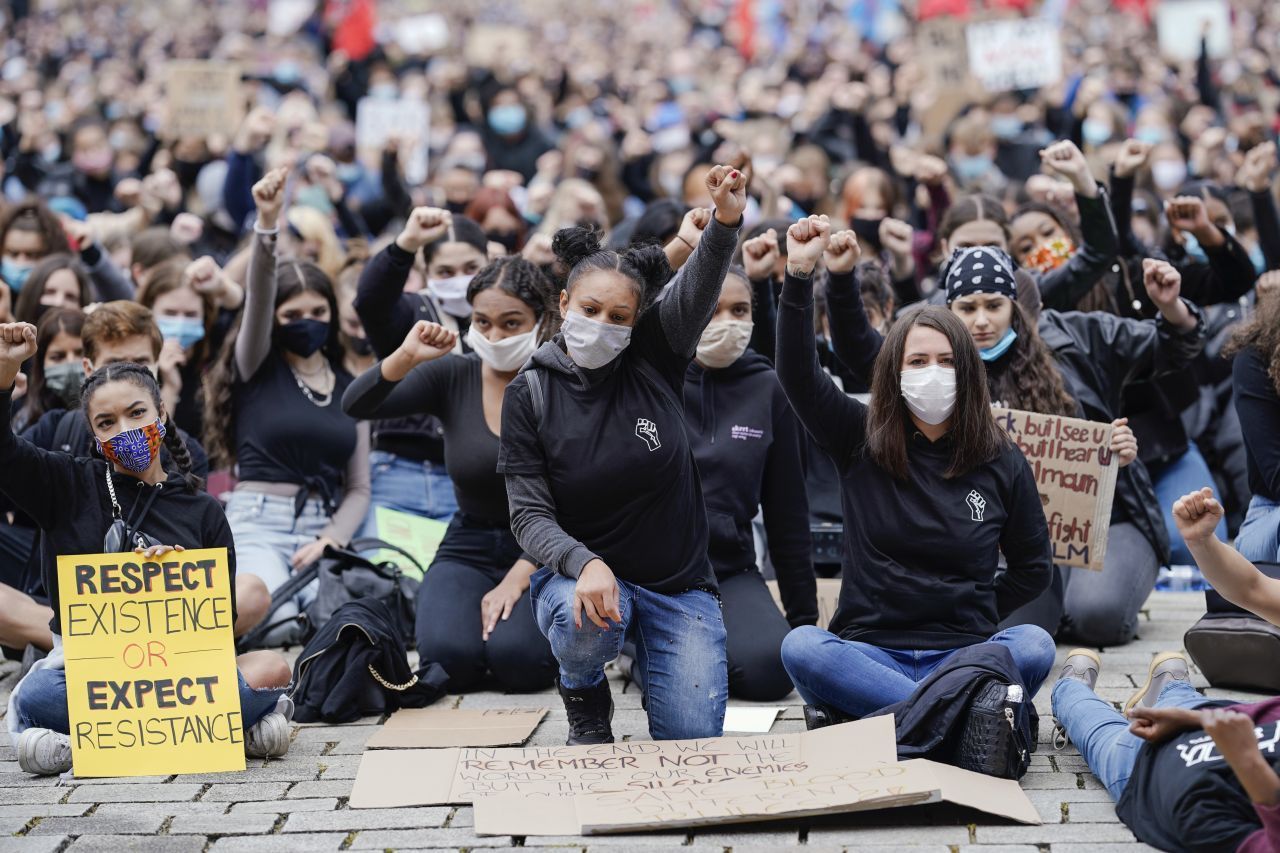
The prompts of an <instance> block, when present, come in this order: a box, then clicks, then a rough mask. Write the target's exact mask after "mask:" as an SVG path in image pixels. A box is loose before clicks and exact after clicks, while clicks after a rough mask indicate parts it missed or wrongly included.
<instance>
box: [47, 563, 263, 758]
mask: <svg viewBox="0 0 1280 853" xmlns="http://www.w3.org/2000/svg"><path fill="white" fill-rule="evenodd" d="M58 592H59V598H60V599H61V612H60V615H61V618H62V643H63V650H64V652H65V654H66V661H67V663H66V670H67V710H68V712H69V714H70V718H71V760H72V764H73V769H74V770H75V774H76V775H77V776H150V775H165V774H170V773H208V772H215V771H222V770H243V769H244V767H245V764H244V723H243V720H242V718H241V715H240V691H239V687H238V682H237V676H236V655H235V639H234V637H233V636H232V630H231V624H232V617H231V586H230V574H229V571H228V567H227V549H225V548H214V549H207V550H200V551H183V552H181V553H178V552H173V553H170V554H166V555H165V556H163V557H159V558H157V559H155V560H144V559H141V558H140V557H138V556H137V555H136V554H89V555H80V556H60V557H58Z"/></svg>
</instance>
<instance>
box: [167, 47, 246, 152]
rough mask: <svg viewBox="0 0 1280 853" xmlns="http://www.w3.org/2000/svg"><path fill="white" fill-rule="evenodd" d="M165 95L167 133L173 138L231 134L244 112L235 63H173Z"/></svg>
mask: <svg viewBox="0 0 1280 853" xmlns="http://www.w3.org/2000/svg"><path fill="white" fill-rule="evenodd" d="M165 96H166V97H165V100H166V106H167V109H168V113H167V117H166V120H165V132H166V133H168V135H169V136H171V137H181V136H212V135H215V134H222V135H227V136H229V135H230V134H232V133H234V132H235V129H236V126H237V125H238V124H239V123H240V119H241V118H242V117H243V115H244V93H243V92H242V91H241V86H240V66H239V65H237V64H236V63H234V62H224V61H216V60H207V61H201V60H184V61H181V62H170V63H169V64H168V66H167V67H166V69H165Z"/></svg>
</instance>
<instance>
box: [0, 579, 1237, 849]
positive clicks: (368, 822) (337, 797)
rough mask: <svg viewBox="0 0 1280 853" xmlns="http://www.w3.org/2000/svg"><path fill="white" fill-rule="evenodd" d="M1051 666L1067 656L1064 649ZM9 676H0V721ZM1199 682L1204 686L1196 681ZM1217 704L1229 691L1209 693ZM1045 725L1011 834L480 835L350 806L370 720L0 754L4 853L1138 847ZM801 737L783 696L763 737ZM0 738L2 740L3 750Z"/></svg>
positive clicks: (951, 826) (1113, 668) (457, 821)
mask: <svg viewBox="0 0 1280 853" xmlns="http://www.w3.org/2000/svg"><path fill="white" fill-rule="evenodd" d="M1203 601H1204V600H1203V597H1202V596H1201V595H1199V594H1192V593H1155V594H1154V595H1153V596H1152V597H1151V599H1150V600H1149V601H1148V603H1147V608H1148V609H1147V610H1146V611H1145V612H1144V614H1143V621H1142V627H1141V639H1139V640H1138V641H1136V642H1134V643H1132V644H1130V645H1128V646H1125V647H1124V648H1121V649H1116V650H1114V651H1108V652H1105V653H1104V654H1103V655H1102V659H1103V673H1102V678H1101V680H1100V682H1099V688H1098V689H1099V693H1100V694H1101V695H1102V696H1103V697H1104V698H1106V699H1109V700H1111V701H1114V702H1116V703H1117V704H1118V703H1121V702H1123V701H1124V700H1125V699H1126V698H1127V697H1128V696H1129V695H1130V694H1131V693H1132V692H1133V690H1134V689H1135V687H1136V686H1137V685H1138V684H1140V683H1141V682H1142V680H1143V679H1144V678H1145V675H1146V668H1147V664H1148V662H1149V661H1150V659H1151V656H1152V655H1153V654H1154V653H1156V652H1158V651H1163V650H1166V649H1174V648H1180V647H1181V642H1182V634H1183V632H1184V631H1185V630H1186V629H1187V628H1188V627H1189V626H1190V625H1191V624H1192V622H1194V621H1195V619H1196V618H1198V617H1199V615H1200V614H1201V613H1203V610H1204V605H1203ZM1058 651H1059V660H1061V658H1062V656H1063V655H1064V654H1065V652H1066V651H1067V649H1066V647H1060V648H1059V650H1058ZM16 678H17V670H16V667H15V666H14V665H12V664H8V665H6V666H4V667H3V668H0V712H2V711H3V708H4V705H5V703H7V697H8V693H9V690H10V689H11V688H12V686H13V683H14V681H15V680H16ZM1197 683H1198V686H1201V687H1203V686H1204V683H1203V680H1202V679H1200V678H1199V676H1198V674H1197ZM620 689H621V684H620V683H615V684H614V693H615V698H616V701H617V705H618V711H617V714H616V716H615V718H614V732H615V734H616V735H617V736H618V737H619V738H620V739H621V738H627V739H633V740H640V739H647V738H648V734H647V731H646V726H645V718H644V712H643V711H641V710H640V700H639V697H638V695H636V693H635V691H634V689H632V690H629V691H628V692H627V693H625V694H622V695H619V691H620ZM1208 693H1209V694H1210V695H1213V696H1233V695H1240V696H1242V697H1243V696H1245V695H1246V694H1229V693H1224V692H1222V691H1215V690H1210V691H1208ZM1036 704H1037V706H1038V708H1039V710H1040V714H1041V715H1042V718H1043V721H1042V724H1041V741H1042V742H1041V746H1040V751H1039V752H1038V753H1037V754H1036V755H1035V756H1034V758H1033V763H1032V767H1031V772H1030V773H1028V774H1027V776H1026V777H1025V778H1024V779H1023V780H1022V786H1023V788H1024V789H1026V791H1027V793H1028V796H1029V797H1030V798H1031V800H1032V802H1034V803H1035V804H1036V807H1037V808H1038V809H1039V811H1040V814H1041V817H1042V818H1043V820H1044V825H1042V826H1017V825H1013V824H1010V823H1008V822H1002V821H1000V820H999V819H996V818H989V817H985V816H983V815H981V814H978V813H975V812H965V811H961V810H959V809H955V808H954V807H947V806H934V807H927V808H916V809H899V810H891V811H885V812H877V813H871V814H863V815H857V816H839V815H837V816H831V817H827V818H818V819H806V820H803V821H793V822H785V823H782V822H774V823H766V824H757V825H754V826H750V827H719V828H716V829H714V830H713V829H699V830H696V831H693V832H666V833H653V834H644V835H626V836H611V837H597V838H577V837H572V838H512V837H497V838H482V837H478V836H476V835H475V834H474V833H473V831H472V827H473V821H472V811H471V809H470V807H459V808H450V807H442V808H407V809H377V810H351V809H348V808H347V796H348V794H350V792H351V783H352V779H353V778H354V777H355V773H356V766H357V765H358V763H359V761H360V753H361V752H362V750H363V749H364V742H365V740H366V739H367V738H368V737H369V736H370V734H371V733H372V732H373V731H374V730H375V729H376V728H377V723H378V721H377V720H375V719H369V720H364V721H361V722H360V723H356V724H352V725H347V726H299V727H298V728H297V729H296V731H295V733H294V739H293V745H292V748H291V749H290V750H289V754H288V755H287V756H285V757H284V758H282V759H279V760H273V761H257V760H251V761H250V762H249V769H248V770H247V771H246V772H244V773H242V774H237V773H227V774H208V775H200V776H167V777H149V778H135V779H125V780H120V779H109V780H93V779H86V780H73V781H72V782H71V783H70V784H66V785H58V784H57V780H56V779H40V778H33V777H30V776H27V775H26V774H24V773H22V772H21V771H20V770H19V769H18V764H17V761H16V760H15V756H14V752H13V749H12V747H10V746H8V745H3V746H0V853H8V851H31V853H36V851H41V853H45V851H47V853H62V851H67V853H90V851H111V853H119V851H134V850H138V851H163V852H164V853H187V851H191V853H198V852H199V851H209V853H259V851H261V853H266V851H285V850H287V851H292V850H307V851H312V850H315V851H320V850H423V849H436V850H459V849H472V848H492V847H511V846H521V845H523V846H524V847H556V848H560V849H564V850H579V851H582V850H587V849H590V850H615V851H616V850H619V849H628V848H637V849H643V850H645V851H658V850H662V849H667V848H680V849H685V848H697V849H700V850H713V849H714V850H721V851H729V850H732V851H733V853H741V852H742V851H764V850H777V849H783V848H789V847H798V848H800V849H804V850H813V851H840V850H849V851H854V850H858V851H861V850H870V851H873V853H890V851H928V852H929V853H947V851H950V853H958V852H959V851H978V850H980V851H991V853H1037V851H1038V853H1071V851H1079V853H1110V851H1113V850H1115V851H1118V850H1124V851H1133V850H1140V849H1149V848H1145V846H1144V845H1141V844H1138V843H1137V842H1136V841H1135V840H1134V838H1133V835H1132V834H1131V833H1130V832H1129V830H1128V829H1126V828H1125V827H1124V826H1123V825H1122V824H1121V823H1120V822H1119V821H1118V820H1117V818H1116V815H1115V809H1114V808H1113V807H1112V804H1111V802H1110V801H1109V798H1108V796H1107V793H1106V791H1104V790H1103V789H1102V786H1101V785H1099V784H1098V781H1097V780H1096V779H1095V778H1094V777H1093V775H1092V774H1091V773H1089V771H1088V769H1087V768H1086V766H1085V764H1084V761H1083V759H1082V758H1081V757H1080V754H1079V753H1078V752H1077V751H1076V750H1075V749H1074V748H1072V747H1068V748H1066V749H1064V750H1062V751H1060V752H1055V751H1054V750H1053V748H1052V747H1051V746H1050V745H1049V743H1048V739H1049V735H1050V730H1051V728H1052V726H1051V723H1049V722H1048V717H1049V690H1048V688H1047V686H1046V688H1045V689H1043V690H1041V692H1040V695H1039V696H1037V702H1036ZM540 705H545V706H546V707H549V708H551V709H552V710H551V712H550V713H549V714H548V716H547V718H546V719H545V720H544V721H543V722H542V724H541V725H540V726H539V728H538V730H537V731H536V732H535V733H534V736H533V738H532V740H531V743H532V744H534V745H555V744H562V743H564V738H565V731H566V729H565V716H564V710H563V708H561V707H560V704H559V702H558V700H557V698H556V697H555V695H554V694H553V693H551V692H550V691H548V692H547V693H545V694H539V695H533V696H505V695H502V694H499V693H478V694H471V695H468V696H463V697H448V698H447V699H446V700H445V703H443V704H442V707H449V706H452V707H460V708H486V707H489V708H499V707H530V706H540ZM801 729H803V722H802V715H801V708H800V704H799V699H798V697H796V696H795V694H792V695H791V697H790V698H789V704H788V707H787V709H786V711H785V713H784V714H783V715H782V716H781V717H780V718H779V720H778V721H777V722H776V723H775V725H774V728H773V731H774V732H791V731H799V730H801ZM4 740H5V739H4V738H3V737H0V741H4Z"/></svg>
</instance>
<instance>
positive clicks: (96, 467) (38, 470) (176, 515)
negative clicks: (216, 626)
mask: <svg viewBox="0 0 1280 853" xmlns="http://www.w3.org/2000/svg"><path fill="white" fill-rule="evenodd" d="M11 396H12V390H10V391H4V392H0V492H4V494H5V495H6V496H8V497H9V499H10V500H12V501H13V503H14V505H15V506H17V508H18V509H19V510H21V511H22V512H24V513H26V514H27V515H28V516H30V517H31V519H32V521H33V522H34V523H35V525H36V526H37V527H39V528H40V529H41V530H43V531H44V543H45V547H44V550H43V552H42V554H41V574H42V575H43V577H44V584H45V588H46V589H47V590H48V592H49V606H50V607H52V608H53V619H52V620H51V621H50V622H49V627H50V629H51V630H52V631H53V633H55V634H61V633H62V630H61V624H60V622H59V605H58V555H60V554H61V555H70V554H101V553H102V548H103V540H104V539H105V537H106V534H107V531H108V530H109V529H110V528H111V523H112V521H113V515H112V511H111V496H110V494H109V493H108V492H107V484H106V477H107V463H106V462H105V461H103V460H101V459H84V458H76V457H73V456H71V455H69V454H66V453H56V452H50V451H47V450H42V449H40V448H38V447H36V446H35V445H34V444H32V443H31V442H29V441H27V440H26V439H23V438H20V437H18V436H16V435H14V434H13V428H12V426H11V424H10V415H9V413H10V398H11ZM111 476H112V482H113V484H114V485H115V490H116V497H117V498H118V500H119V502H120V510H121V514H122V515H123V516H124V517H125V518H126V519H128V518H130V517H131V515H132V514H133V511H134V507H135V505H136V504H137V502H138V501H139V500H143V499H145V498H146V497H147V490H149V489H155V490H156V496H155V500H154V502H153V503H152V504H151V507H150V509H149V510H148V511H147V513H146V516H145V517H144V518H143V519H142V520H141V522H140V523H139V525H138V527H139V530H140V531H141V532H142V533H145V534H146V535H147V536H149V537H150V538H151V539H153V540H155V541H156V542H160V543H161V544H164V545H181V546H183V547H184V548H187V549H193V548H226V549H227V566H228V570H229V574H230V587H231V607H232V620H233V621H234V619H235V615H234V614H235V589H236V585H235V572H236V553H235V542H234V541H233V540H232V537H231V527H230V526H229V525H228V524H227V517H226V516H225V515H224V514H223V512H222V506H221V505H220V504H219V503H218V501H217V499H216V498H214V497H212V496H210V495H209V494H208V493H206V492H203V491H201V492H196V491H192V489H191V487H190V486H188V485H187V482H186V480H184V479H183V478H182V477H181V476H180V475H179V474H176V473H170V474H169V477H168V479H167V480H166V481H164V482H162V483H158V484H156V485H155V486H148V485H147V484H146V483H144V482H142V481H141V480H139V479H137V478H136V477H129V476H126V475H124V474H119V473H115V472H114V471H113V472H112V475H111Z"/></svg>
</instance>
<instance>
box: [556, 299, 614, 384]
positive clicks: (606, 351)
mask: <svg viewBox="0 0 1280 853" xmlns="http://www.w3.org/2000/svg"><path fill="white" fill-rule="evenodd" d="M560 333H561V334H562V335H564V345H565V347H566V348H567V349H568V350H569V358H571V359H573V363H574V364H576V365H578V366H579V367H585V368H586V369H587V370H595V369H596V368H597V367H604V366H605V365H606V364H608V363H609V362H611V361H613V360H614V359H615V358H617V357H618V356H619V355H620V354H621V353H622V351H623V350H624V349H626V348H627V346H628V345H629V344H630V343H631V327H630V326H615V325H614V324H612V323H601V322H600V321H599V320H592V319H591V318H590V317H588V316H587V315H585V314H579V313H578V312H577V311H569V312H566V313H565V315H564V324H563V325H562V326H561V327H560Z"/></svg>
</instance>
